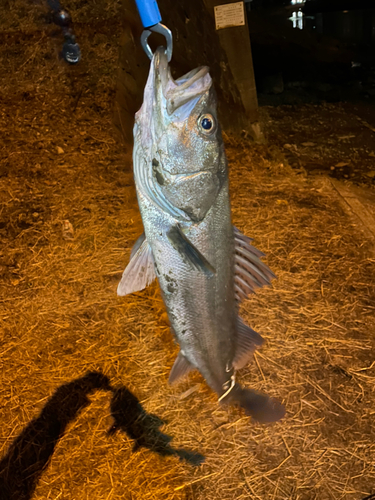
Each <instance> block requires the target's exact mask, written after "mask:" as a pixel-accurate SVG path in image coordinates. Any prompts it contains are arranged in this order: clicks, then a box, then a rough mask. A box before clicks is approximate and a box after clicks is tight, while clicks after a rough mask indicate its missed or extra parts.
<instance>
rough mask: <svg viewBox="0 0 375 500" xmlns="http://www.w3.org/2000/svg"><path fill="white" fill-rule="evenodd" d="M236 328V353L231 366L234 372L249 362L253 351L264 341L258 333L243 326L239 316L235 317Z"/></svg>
mask: <svg viewBox="0 0 375 500" xmlns="http://www.w3.org/2000/svg"><path fill="white" fill-rule="evenodd" d="M236 326H237V331H236V333H237V335H236V351H235V356H234V359H233V363H232V364H233V367H234V368H235V369H236V370H239V369H241V368H243V367H244V366H245V365H246V363H247V362H248V361H249V360H250V358H251V356H252V355H253V354H254V351H255V350H256V349H257V348H258V347H260V346H261V345H262V344H263V342H264V339H263V338H262V337H261V336H260V335H259V333H257V332H255V331H254V330H253V329H252V328H250V327H249V326H247V325H245V323H244V322H243V320H242V318H240V317H239V316H238V317H237V325H236Z"/></svg>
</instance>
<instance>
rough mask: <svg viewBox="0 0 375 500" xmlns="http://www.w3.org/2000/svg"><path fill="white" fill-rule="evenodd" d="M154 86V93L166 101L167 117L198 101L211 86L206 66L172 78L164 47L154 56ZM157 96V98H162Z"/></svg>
mask: <svg viewBox="0 0 375 500" xmlns="http://www.w3.org/2000/svg"><path fill="white" fill-rule="evenodd" d="M153 63H154V75H155V76H154V78H155V81H154V85H155V91H156V93H161V94H162V96H163V98H164V99H165V101H166V109H167V113H168V115H172V114H174V113H175V112H176V111H177V110H178V109H179V108H181V107H182V106H184V105H185V104H187V103H190V102H192V101H194V102H195V101H196V102H197V101H198V100H199V98H200V97H201V96H202V95H203V94H205V93H206V92H207V91H208V90H209V89H210V88H211V86H212V80H211V77H210V75H209V73H208V71H209V68H208V67H207V66H200V67H199V68H196V69H193V70H192V71H189V73H186V74H185V75H183V76H181V77H180V78H178V79H177V80H175V79H174V78H173V77H172V74H171V70H170V67H169V64H168V59H167V55H166V52H165V48H164V47H159V48H158V49H157V50H156V52H155V54H154V59H153ZM162 96H161V95H160V94H159V96H158V97H159V98H161V97H162Z"/></svg>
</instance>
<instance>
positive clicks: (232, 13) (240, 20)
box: [214, 2, 245, 30]
mask: <svg viewBox="0 0 375 500" xmlns="http://www.w3.org/2000/svg"><path fill="white" fill-rule="evenodd" d="M214 10H215V24H216V29H217V30H221V29H223V28H229V27H230V26H244V25H245V10H244V5H243V2H235V3H227V4H225V5H217V6H216V7H215V8H214Z"/></svg>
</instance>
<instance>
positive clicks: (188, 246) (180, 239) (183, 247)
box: [167, 225, 216, 276]
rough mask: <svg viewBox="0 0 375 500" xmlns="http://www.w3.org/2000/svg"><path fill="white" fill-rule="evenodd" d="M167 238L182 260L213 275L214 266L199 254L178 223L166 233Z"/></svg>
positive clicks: (198, 269)
mask: <svg viewBox="0 0 375 500" xmlns="http://www.w3.org/2000/svg"><path fill="white" fill-rule="evenodd" d="M167 238H168V240H169V242H170V244H171V245H172V247H173V248H174V249H175V250H176V252H178V253H179V254H180V256H181V258H182V259H183V260H184V262H187V263H188V264H189V265H190V266H191V267H192V268H194V269H196V270H197V271H202V272H204V273H205V274H207V275H208V276H213V275H214V274H215V273H216V271H215V268H214V267H213V266H212V265H211V264H210V263H209V262H208V260H207V259H206V258H205V257H204V255H202V254H201V252H200V251H199V250H198V249H197V248H196V247H195V246H194V245H193V244H192V243H191V242H190V241H189V240H188V238H187V237H186V236H185V234H184V233H183V232H182V230H181V228H180V226H179V225H176V226H173V227H172V228H171V229H170V230H169V231H168V233H167Z"/></svg>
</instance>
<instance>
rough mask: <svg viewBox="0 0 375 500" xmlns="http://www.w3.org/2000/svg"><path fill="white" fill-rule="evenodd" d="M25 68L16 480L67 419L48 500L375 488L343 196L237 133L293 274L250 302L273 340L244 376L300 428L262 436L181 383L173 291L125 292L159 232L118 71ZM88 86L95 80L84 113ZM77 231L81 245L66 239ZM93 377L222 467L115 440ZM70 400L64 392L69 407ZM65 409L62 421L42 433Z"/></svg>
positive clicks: (13, 332)
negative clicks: (121, 289)
mask: <svg viewBox="0 0 375 500" xmlns="http://www.w3.org/2000/svg"><path fill="white" fill-rule="evenodd" d="M83 35H84V34H83V33H82V34H81V39H80V42H81V44H83V47H85V43H86V44H87V47H88V46H89V41H88V39H84V37H83ZM108 36H109V35H108ZM47 42H48V39H47ZM35 43H36V42H35ZM53 43H54V42H53V41H50V42H48V43H47V44H46V46H45V47H44V50H45V53H48V50H49V49H51V47H53ZM103 43H106V42H103ZM104 49H105V47H104V46H103V44H100V43H99V46H98V53H100V51H104ZM94 55H95V53H94ZM39 56H40V54H39ZM39 56H38V55H36V56H35V57H39ZM20 57H21V56H20ZM22 57H24V58H27V55H26V54H24V55H22ZM22 57H21V59H22ZM41 57H42V56H41ZM42 59H43V57H42ZM99 59H100V58H98V60H99ZM43 60H44V59H43ZM7 61H8V63H9V66H8V67H7V66H6V63H7ZM14 61H15V60H14V58H9V57H8V55H6V54H4V52H3V53H2V63H3V67H5V69H7V70H8V71H9V75H10V76H9V82H8V84H7V82H6V80H5V77H4V76H3V78H2V84H3V87H2V91H1V99H2V103H3V107H2V121H1V124H0V126H1V133H0V135H1V138H2V139H1V140H2V142H1V160H0V171H1V177H0V202H1V214H2V216H1V224H0V238H1V253H0V258H1V264H0V265H1V273H2V277H3V279H2V281H1V284H0V287H1V295H0V297H1V299H0V309H1V330H0V335H1V336H0V339H1V370H2V384H1V388H0V419H1V420H0V421H1V424H2V425H1V426H0V440H1V441H0V442H1V456H2V457H8V459H9V458H10V459H11V463H10V468H9V470H8V472H10V473H11V474H13V476H11V479H12V480H13V482H16V481H19V477H17V476H15V473H19V474H21V475H22V474H23V475H25V471H24V470H23V471H22V470H21V471H20V470H17V461H16V460H14V459H15V458H16V459H17V460H18V463H21V464H22V458H24V459H25V463H28V466H29V467H30V471H35V460H34V462H32V460H31V458H32V453H31V452H32V451H33V449H32V446H31V443H30V435H31V434H26V439H24V440H23V441H22V442H21V444H23V446H21V445H19V447H18V448H17V446H16V444H17V441H15V440H16V438H17V436H19V435H20V433H22V432H25V429H27V432H29V431H30V429H31V430H32V429H34V430H38V429H39V431H38V432H39V434H36V435H34V437H33V440H34V443H36V444H37V447H36V448H35V449H34V452H35V456H36V457H37V459H39V460H42V458H43V457H42V449H44V448H45V444H46V443H45V441H46V437H45V436H44V434H45V433H46V431H47V430H48V429H49V432H50V434H49V435H48V436H51V435H52V434H53V433H54V432H55V431H56V429H55V428H52V429H50V428H49V427H48V426H49V425H51V426H52V427H53V426H54V425H57V426H58V425H59V423H60V424H61V422H63V423H64V424H67V426H66V429H63V430H65V432H64V433H62V435H61V437H60V439H59V440H57V443H56V447H55V449H54V453H53V454H52V456H51V459H50V461H49V462H48V464H47V467H46V468H45V470H44V471H43V472H42V474H41V476H40V478H39V480H38V481H37V482H36V489H35V492H34V495H33V498H34V499H37V500H42V499H43V500H44V499H51V500H52V499H58V498H60V499H64V500H65V499H66V500H70V499H71V500H73V499H74V500H77V499H90V500H96V499H98V500H99V499H100V500H116V499H120V498H121V499H124V498H126V499H139V498H142V499H145V500H147V499H176V500H177V499H197V500H198V499H199V500H203V499H204V500H211V499H217V498H220V499H221V500H232V499H245V498H254V499H255V498H256V499H262V500H267V499H270V500H271V499H272V500H273V499H275V500H277V499H283V500H284V499H295V500H297V499H298V500H308V499H314V498H317V499H319V500H325V499H335V500H339V499H348V500H352V499H353V500H354V499H359V498H361V497H363V496H365V495H366V494H368V493H370V492H371V491H373V488H374V484H375V469H374V452H375V445H374V442H375V431H374V427H373V420H374V414H375V402H374V398H373V391H374V384H375V364H374V359H375V358H374V352H375V351H374V344H375V342H374V333H373V332H374V303H375V302H374V296H375V294H374V282H375V280H374V278H375V276H374V260H373V258H371V257H370V255H371V254H370V247H369V243H368V241H366V239H365V238H364V237H363V236H362V234H361V233H360V232H359V231H358V228H356V227H353V225H352V223H351V222H350V221H349V220H348V218H347V217H346V215H345V214H344V213H343V212H342V210H341V208H340V206H339V204H338V202H336V200H335V199H334V198H333V196H332V193H331V192H329V191H326V190H325V188H324V187H322V185H321V184H320V183H319V182H318V181H313V180H311V179H309V178H306V177H303V176H299V175H297V174H296V173H294V172H292V171H291V170H290V169H289V168H288V166H287V165H286V164H285V162H283V159H282V157H278V153H277V152H273V151H270V150H268V149H267V148H265V147H259V148H256V147H250V146H249V145H244V144H241V143H237V142H235V141H234V140H232V141H228V156H229V159H230V165H231V189H232V205H233V220H234V223H235V224H236V225H237V226H238V227H239V228H240V229H241V230H243V231H244V232H245V233H246V234H248V235H249V236H252V237H254V238H255V243H256V246H257V247H258V248H260V249H261V250H263V251H264V252H265V253H266V254H267V262H268V263H269V265H270V267H271V268H272V269H273V270H274V271H275V272H276V274H277V276H278V279H277V280H276V281H274V282H273V285H272V287H270V288H268V289H264V290H261V291H259V293H257V294H256V295H255V296H253V297H251V299H249V300H248V301H246V302H245V303H244V305H243V308H242V309H243V310H242V313H243V316H244V317H245V318H246V320H247V321H248V323H249V324H250V325H251V326H252V327H254V328H255V329H257V331H259V332H260V333H261V334H262V335H263V336H264V337H265V338H266V340H267V342H266V344H265V346H264V347H263V348H262V349H261V350H260V351H259V352H258V353H257V355H256V357H255V362H254V363H252V364H250V365H249V366H248V367H246V368H245V369H243V370H242V371H241V373H240V377H241V380H242V382H243V383H244V384H246V385H247V386H251V387H254V388H256V389H258V390H262V391H265V392H267V393H268V394H271V395H273V396H275V397H278V398H280V399H281V400H283V402H284V403H285V405H286V408H287V416H286V418H285V419H284V420H283V421H282V422H280V423H278V424H276V425H270V426H261V425H257V424H254V423H252V422H251V421H250V420H249V418H248V417H246V416H244V415H243V413H241V411H240V410H238V409H236V408H228V407H225V406H222V407H221V406H220V405H219V404H218V403H217V398H216V396H215V395H214V394H213V393H212V392H211V391H210V390H209V389H208V388H207V386H206V384H205V383H204V382H203V381H202V378H201V377H200V376H199V374H192V375H191V376H190V377H189V378H188V379H187V380H186V381H184V382H183V383H181V384H180V385H179V386H177V387H173V388H171V387H169V386H168V384H167V379H168V374H169V370H170V368H171V366H172V364H173V360H174V358H175V356H176V353H177V350H178V349H177V347H176V345H175V344H174V343H173V341H172V338H171V335H170V333H169V328H168V324H167V321H166V317H165V313H164V307H163V304H162V301H161V298H160V295H159V292H158V290H157V287H156V285H153V286H151V287H150V288H149V289H147V290H145V291H143V292H140V293H137V294H134V295H131V296H128V297H125V298H118V297H117V296H116V293H115V292H116V286H117V283H118V281H119V279H120V276H121V272H122V270H123V269H124V267H125V265H126V264H127V261H128V257H129V253H130V248H131V245H132V242H133V241H134V240H135V239H136V237H137V236H138V235H139V233H140V232H141V230H142V227H141V219H140V216H139V213H138V208H137V205H136V198H135V193H134V188H133V183H132V175H131V173H130V172H129V171H127V169H128V170H129V168H130V160H129V158H128V157H126V156H124V154H123V153H122V146H121V145H120V144H118V143H117V142H116V140H115V139H114V135H113V133H112V131H111V120H110V117H111V99H112V97H111V96H113V88H114V78H112V79H111V78H110V77H109V76H108V75H109V73H108V70H105V71H103V72H102V73H100V75H99V76H98V75H96V73H95V71H96V69H97V67H96V66H95V64H94V63H95V61H96V60H94V62H93V68H94V69H95V71H94V69H93V70H92V72H90V71H91V70H90V67H89V68H88V71H89V70H90V71H89V73H88V74H87V75H83V76H82V75H81V77H80V78H81V80H80V79H77V81H76V80H74V78H73V79H72V77H71V75H72V73H71V71H72V70H69V71H68V70H67V69H66V68H65V67H64V66H63V65H60V64H58V63H56V62H55V60H54V59H51V60H50V61H48V60H47V62H44V66H43V68H41V66H40V65H41V64H42V62H41V61H39V62H37V63H35V64H36V67H35V68H34V69H33V66H29V65H28V64H29V63H25V65H24V66H23V71H21V72H19V73H18V75H17V78H16V75H15V73H14V72H12V67H13V66H14V65H15V62H14ZM24 61H26V59H24ZM44 61H45V60H44ZM34 62H35V61H34ZM20 64H22V61H21V62H20ZM20 64H18V67H19V66H20ZM103 64H104V63H103ZM12 65H13V66H12ZM98 67H100V65H99V63H98ZM38 69H39V70H40V72H38V71H36V70H38ZM114 73H115V71H114V70H113V74H114ZM73 75H74V73H73ZM94 75H96V76H95V78H96V79H95V81H94V80H93V78H94ZM16 79H17V80H18V84H17V87H16V86H15V81H16ZM90 79H91V80H90ZM80 81H83V84H84V85H87V88H86V87H84V93H83V95H84V98H81V99H80V100H79V103H78V106H76V93H75V92H74V88H73V87H74V84H75V83H77V82H78V83H79V82H80ZM90 81H91V82H93V81H94V83H95V85H94V86H90V85H88V83H87V82H90ZM111 86H112V87H111ZM51 88H53V89H54V92H53V93H51V91H50V89H51ZM25 89H26V90H25ZM72 89H73V90H72ZM101 91H103V92H101ZM23 92H28V94H26V96H25V95H24V94H23ZM103 96H104V97H103ZM75 106H76V107H75ZM73 108H74V109H75V111H74V113H73V111H72V109H73ZM10 116H12V117H15V119H14V121H13V122H12V126H11V127H9V123H10V121H9V117H10ZM47 129H48V130H47ZM57 147H60V148H62V149H63V151H64V153H61V154H58V151H57ZM65 220H69V221H70V223H71V224H72V226H73V228H74V239H64V238H63V233H62V227H63V223H64V221H65ZM90 371H91V372H92V371H94V372H98V373H101V374H103V375H105V376H106V377H108V379H109V381H110V384H111V386H112V387H113V388H115V389H117V390H121V389H122V390H123V388H127V389H129V390H130V391H131V392H132V393H133V394H134V395H135V396H136V397H137V398H138V399H139V401H140V403H141V404H142V406H143V408H144V410H145V412H148V413H149V414H150V413H152V414H154V415H156V416H157V417H159V418H160V419H162V420H163V421H164V422H165V423H164V424H163V425H162V426H161V428H160V429H161V431H162V432H163V433H165V434H167V435H169V436H171V437H173V440H172V441H171V447H173V449H175V450H177V449H185V450H187V451H194V452H197V453H201V454H203V455H204V456H205V458H206V460H205V463H204V464H203V465H200V466H194V465H192V464H191V463H189V462H188V461H187V460H179V458H178V456H175V455H171V456H161V454H160V453H157V452H155V451H151V450H150V449H148V448H147V447H141V448H139V449H136V450H134V451H133V445H134V440H133V439H131V438H130V437H129V436H128V435H127V434H126V433H125V432H123V431H122V430H121V429H119V430H118V431H117V432H114V433H113V434H109V433H108V430H109V429H110V427H111V425H112V424H113V418H112V417H111V410H110V404H111V400H112V392H111V391H109V390H108V387H106V384H105V383H104V382H103V383H98V385H99V386H100V387H101V388H102V390H100V389H99V390H97V391H95V390H91V391H88V390H86V389H85V387H84V384H81V385H80V383H78V386H77V387H76V386H74V390H73V386H68V388H67V390H66V391H65V392H64V390H63V389H64V388H63V389H62V386H63V385H64V384H68V383H71V382H73V383H74V381H76V380H77V379H79V378H80V377H83V376H84V375H85V374H86V373H87V372H90ZM55 391H60V392H57V394H58V395H59V394H60V393H61V394H62V396H63V397H62V398H61V399H60V400H59V402H58V406H57V407H52V408H51V407H50V406H51V397H52V395H53V394H54V393H55ZM74 391H76V392H74ZM75 395H77V400H75ZM86 395H87V397H88V400H85V396H86ZM46 408H48V409H49V410H48V411H49V413H48V414H47V415H46V417H48V418H44V419H39V420H37V421H36V422H35V421H34V423H33V424H32V425H28V424H30V423H32V419H34V418H36V417H38V415H39V414H40V412H41V411H42V410H43V409H46ZM72 408H73V409H72ZM143 416H145V415H143ZM147 418H151V420H147V419H146V421H147V422H149V429H147V426H146V428H145V430H146V434H145V435H144V436H143V438H144V439H146V440H147V439H149V438H150V439H151V440H152V436H151V437H150V436H148V435H147V432H150V433H152V429H153V428H155V427H156V426H157V425H158V424H159V423H160V422H159V423H158V421H157V419H156V417H149V416H148V417H147ZM152 418H154V424H153V423H152ZM54 419H55V420H54ZM56 419H57V421H56ZM56 422H57V423H56ZM155 422H156V423H155ZM36 423H37V424H38V425H39V427H37V426H36ZM153 426H154V427H153ZM154 430H155V429H154ZM30 432H31V431H30ZM43 433H44V434H43ZM51 433H52V434H51ZM36 438H38V439H39V441H38V439H36ZM43 439H44V441H43ZM26 444H27V446H26ZM161 448H162V447H161ZM166 448H168V447H166ZM30 450H31V451H30ZM12 453H13V455H12ZM30 457H31V458H30ZM44 458H45V457H44ZM28 460H29V462H27V461H28ZM36 461H37V460H36ZM3 464H4V461H3ZM33 467H34V469H33ZM37 468H38V464H36V469H37ZM39 472H40V471H39ZM26 475H27V474H26ZM1 494H3V495H4V493H3V491H2V492H0V498H1ZM5 498H6V497H5ZM17 498H28V497H27V496H22V495H21V496H19V497H17Z"/></svg>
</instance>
